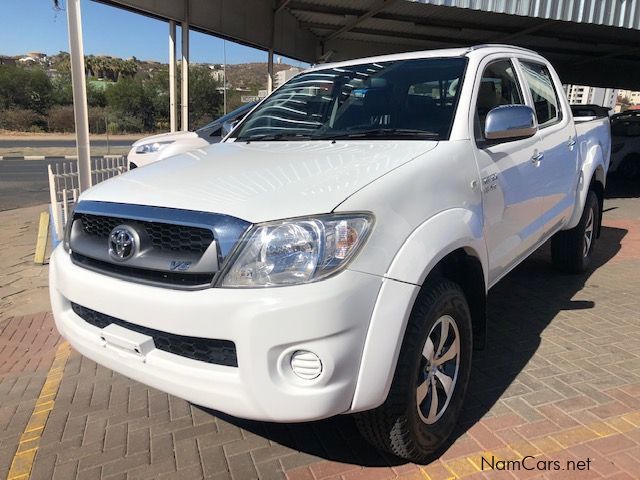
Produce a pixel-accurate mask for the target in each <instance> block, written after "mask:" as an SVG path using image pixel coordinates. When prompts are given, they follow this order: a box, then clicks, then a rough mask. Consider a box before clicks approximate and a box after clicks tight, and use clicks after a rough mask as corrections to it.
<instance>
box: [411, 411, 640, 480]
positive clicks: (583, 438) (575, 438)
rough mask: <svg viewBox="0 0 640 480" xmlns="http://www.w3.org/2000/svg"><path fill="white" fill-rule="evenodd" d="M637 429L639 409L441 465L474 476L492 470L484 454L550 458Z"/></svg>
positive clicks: (457, 473)
mask: <svg viewBox="0 0 640 480" xmlns="http://www.w3.org/2000/svg"><path fill="white" fill-rule="evenodd" d="M636 428H640V412H630V413H625V414H623V415H618V416H617V417H613V418H609V419H607V420H601V421H597V422H592V423H590V424H588V425H580V426H579V427H575V428H572V429H567V430H563V431H560V432H557V433H554V434H552V435H548V436H546V437H540V438H536V439H531V440H528V441H527V442H519V443H517V444H513V445H507V446H506V447H502V448H501V449H499V450H496V451H494V452H488V451H485V452H478V453H474V454H472V455H469V456H466V457H459V458H454V459H452V460H448V461H446V462H440V465H442V466H443V467H444V468H445V469H447V470H448V471H449V473H450V474H451V476H450V477H449V478H452V479H456V480H457V479H461V478H466V477H469V476H471V475H474V474H475V473H478V472H479V471H484V472H488V471H490V469H485V470H482V457H483V456H484V458H486V459H487V460H489V459H490V458H491V457H493V458H495V460H520V459H522V458H523V456H525V455H531V456H533V457H539V456H541V455H546V456H547V457H548V456H550V455H553V454H555V453H558V452H561V451H562V450H566V449H567V448H570V447H572V446H574V445H578V444H580V443H584V442H588V441H590V440H595V439H598V438H606V437H611V436H613V435H619V434H622V433H627V432H630V431H632V430H634V429H636ZM420 471H421V472H422V473H423V474H424V475H425V477H426V478H427V479H430V478H431V477H430V476H429V474H428V473H427V472H426V471H425V469H424V467H421V468H420Z"/></svg>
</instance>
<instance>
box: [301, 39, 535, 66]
mask: <svg viewBox="0 0 640 480" xmlns="http://www.w3.org/2000/svg"><path fill="white" fill-rule="evenodd" d="M474 52H478V53H482V54H483V55H489V54H493V53H528V54H532V55H536V56H538V57H540V55H539V54H538V53H537V52H534V51H533V50H529V49H527V48H522V47H517V46H514V45H502V44H482V45H474V46H471V47H463V48H444V49H436V50H419V51H415V52H404V53H394V54H390V55H378V56H375V57H365V58H357V59H352V60H345V61H342V62H334V63H320V64H317V65H314V66H312V67H310V68H309V69H307V70H305V72H312V71H314V70H324V69H327V68H336V67H337V68H340V67H348V66H352V65H362V64H364V63H375V62H390V61H397V60H412V59H416V58H442V57H462V56H466V55H469V54H471V53H474Z"/></svg>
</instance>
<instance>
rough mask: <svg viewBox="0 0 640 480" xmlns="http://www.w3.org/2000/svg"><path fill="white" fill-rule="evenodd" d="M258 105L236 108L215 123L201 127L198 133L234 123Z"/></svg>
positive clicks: (250, 103)
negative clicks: (227, 123) (226, 123)
mask: <svg viewBox="0 0 640 480" xmlns="http://www.w3.org/2000/svg"><path fill="white" fill-rule="evenodd" d="M256 103H258V102H249V103H245V104H244V105H242V106H240V107H238V108H236V109H235V110H233V111H231V112H229V113H227V114H226V115H223V116H222V117H220V118H216V119H215V120H214V121H213V122H211V123H207V124H206V125H205V126H204V127H200V128H199V129H197V130H196V133H199V132H204V131H206V130H208V129H210V128H211V127H214V126H216V125H222V124H223V123H225V122H232V121H233V120H235V119H236V118H238V117H240V116H242V115H244V114H245V113H247V112H248V111H249V110H251V109H252V108H253V107H254V106H255V105H256Z"/></svg>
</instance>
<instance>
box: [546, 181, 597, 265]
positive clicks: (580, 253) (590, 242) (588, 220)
mask: <svg viewBox="0 0 640 480" xmlns="http://www.w3.org/2000/svg"><path fill="white" fill-rule="evenodd" d="M599 222H600V202H599V201H598V196H597V195H596V194H595V192H594V191H593V190H590V191H589V193H588V194H587V200H586V202H585V205H584V210H583V212H582V217H580V222H578V225H576V226H575V227H574V228H572V229H571V230H566V231H563V232H558V233H556V234H555V235H554V236H553V238H552V239H551V259H552V261H553V264H554V265H555V266H556V267H557V268H558V269H560V270H562V271H565V272H569V273H582V272H584V271H585V270H586V269H587V268H588V267H589V264H590V263H591V257H592V256H593V249H594V246H595V243H596V236H597V235H596V234H597V231H598V225H599V224H600V223H599Z"/></svg>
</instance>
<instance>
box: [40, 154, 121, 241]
mask: <svg viewBox="0 0 640 480" xmlns="http://www.w3.org/2000/svg"><path fill="white" fill-rule="evenodd" d="M47 169H48V172H49V195H50V197H51V219H52V223H53V233H54V234H55V235H54V239H57V240H61V239H62V236H63V234H64V226H65V224H66V223H67V219H68V218H69V214H70V213H71V211H72V209H73V205H74V204H75V203H76V202H77V201H78V197H79V196H80V184H79V180H78V162H77V160H68V161H64V162H59V163H55V164H49V165H48V166H47ZM128 170H129V162H128V161H127V158H126V157H125V156H122V155H105V156H104V157H97V158H92V159H91V184H92V185H95V184H96V183H100V182H103V181H105V180H108V179H109V178H112V177H116V176H118V175H120V174H122V173H124V172H126V171H128Z"/></svg>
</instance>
